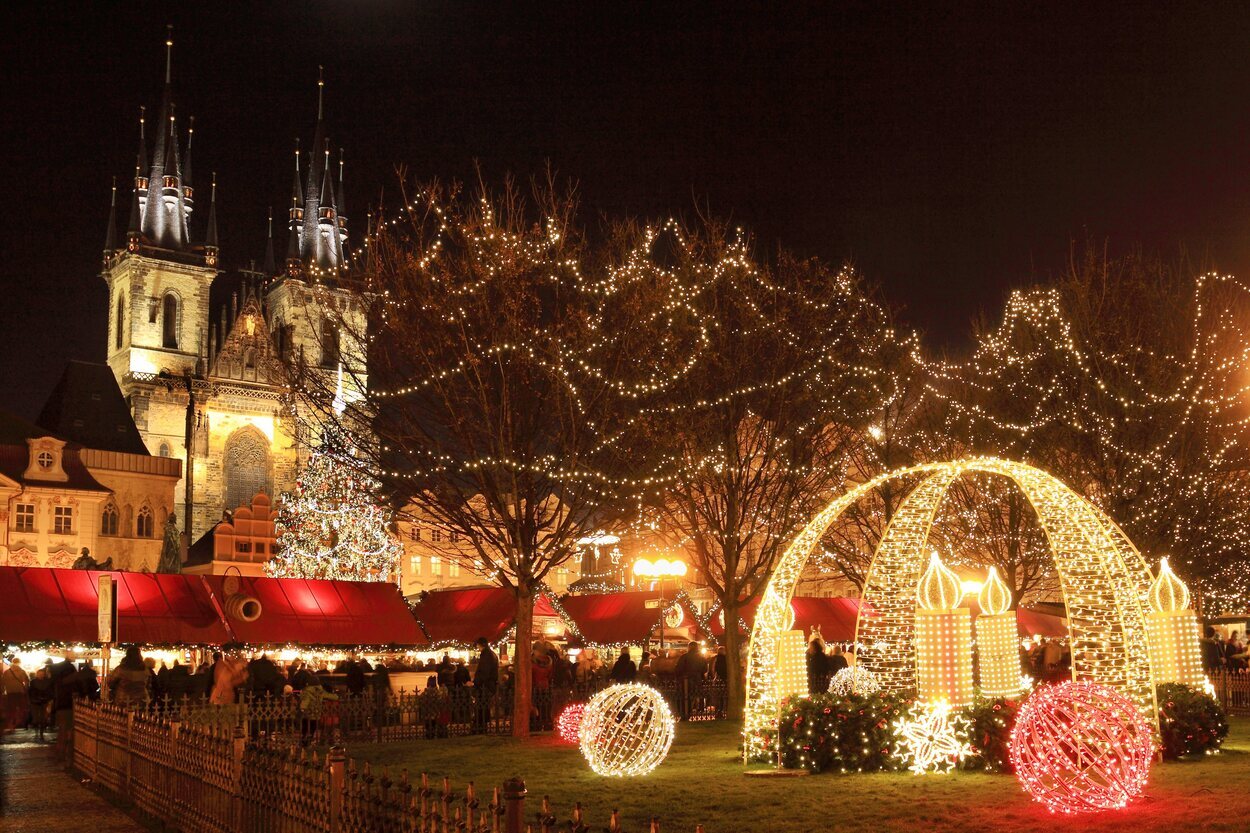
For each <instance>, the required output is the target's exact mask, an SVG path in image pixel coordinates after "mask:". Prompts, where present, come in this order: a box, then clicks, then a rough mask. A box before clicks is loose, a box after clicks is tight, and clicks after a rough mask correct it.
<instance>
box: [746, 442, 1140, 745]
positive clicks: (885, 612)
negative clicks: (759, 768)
mask: <svg viewBox="0 0 1250 833" xmlns="http://www.w3.org/2000/svg"><path fill="white" fill-rule="evenodd" d="M967 472H984V473H987V474H996V475H1000V476H1003V477H1007V478H1009V479H1011V480H1013V481H1015V483H1016V484H1017V485H1018V486H1019V487H1020V490H1021V491H1022V492H1023V494H1024V495H1025V496H1026V498H1027V499H1028V500H1029V502H1030V503H1031V504H1032V506H1033V508H1034V511H1035V512H1036V513H1037V517H1038V520H1039V522H1040V523H1041V526H1042V528H1043V530H1044V532H1045V533H1046V537H1047V540H1048V541H1049V542H1050V545H1051V549H1052V555H1053V557H1054V560H1055V567H1056V569H1057V571H1058V573H1059V578H1060V587H1061V588H1062V591H1063V594H1064V603H1065V605H1066V608H1067V614H1068V621H1069V622H1070V623H1071V640H1070V645H1071V651H1072V673H1073V676H1074V678H1076V679H1080V680H1092V681H1094V682H1099V683H1103V684H1105V685H1107V686H1110V687H1111V688H1113V689H1115V690H1117V691H1120V692H1122V693H1123V694H1125V695H1126V696H1128V697H1129V698H1130V699H1132V700H1133V702H1134V703H1136V704H1137V705H1138V706H1139V707H1140V708H1141V710H1142V713H1143V714H1145V715H1147V716H1148V718H1149V719H1150V720H1157V708H1156V704H1155V694H1154V682H1153V679H1152V676H1151V670H1150V659H1149V653H1148V650H1147V645H1146V617H1145V611H1144V609H1143V606H1144V604H1143V603H1144V601H1145V598H1146V596H1147V594H1148V593H1149V590H1150V579H1151V576H1150V570H1149V568H1148V567H1147V566H1146V564H1145V560H1144V559H1142V557H1141V554H1140V553H1139V552H1138V551H1137V549H1136V548H1135V547H1133V545H1132V543H1131V542H1129V540H1128V538H1127V537H1126V536H1125V535H1124V533H1123V532H1122V531H1120V529H1119V527H1117V526H1116V525H1115V524H1114V522H1112V521H1111V520H1110V519H1109V518H1107V516H1106V515H1105V514H1103V513H1102V512H1101V511H1099V510H1098V509H1097V507H1095V506H1094V505H1093V504H1091V503H1089V502H1088V501H1087V500H1085V499H1084V498H1083V497H1081V496H1080V495H1079V494H1077V493H1076V492H1074V491H1072V490H1071V489H1069V488H1068V487H1067V486H1065V485H1064V484H1063V483H1062V482H1060V481H1059V480H1058V479H1056V478H1055V477H1053V476H1051V475H1049V474H1047V473H1046V472H1044V471H1041V470H1040V469H1036V468H1033V467H1032V466H1029V465H1026V464H1023V463H1017V462H1013V461H1010V460H1002V459H998V458H992V457H981V458H970V459H965V460H957V461H953V462H949V463H925V464H922V465H918V466H912V467H909V468H905V469H897V470H895V471H892V472H888V473H886V474H882V475H880V476H878V477H876V478H873V479H872V480H870V481H868V482H866V483H863V484H861V485H859V486H857V487H856V488H854V489H852V490H851V491H849V492H847V493H846V494H844V495H842V496H841V497H839V498H837V499H836V500H834V501H833V502H832V503H830V504H829V505H828V506H827V507H826V508H825V509H824V510H823V511H821V512H820V513H819V514H817V515H816V517H814V518H813V519H812V520H811V522H810V523H809V524H808V525H807V526H806V527H805V528H804V529H803V530H802V531H800V532H799V534H798V535H797V536H795V538H794V540H793V541H792V542H791V544H790V546H789V547H788V548H787V549H786V552H785V554H784V555H783V556H782V558H781V559H780V561H779V563H778V565H777V568H776V570H775V571H774V572H773V577H772V580H771V581H770V582H769V585H768V587H767V588H766V589H765V591H764V595H763V597H762V598H761V600H760V603H759V605H758V607H757V609H756V614H755V623H754V626H753V628H752V633H751V642H750V649H749V653H748V659H747V707H746V725H745V727H744V730H743V733H744V741H745V743H744V750H745V756H746V758H748V759H754V758H758V757H765V756H767V755H768V753H769V752H770V750H769V749H767V748H765V745H764V743H765V741H764V738H765V733H766V732H767V730H769V729H771V728H772V727H775V726H776V722H777V717H778V705H779V700H778V697H777V694H776V688H775V685H774V681H775V673H776V667H777V659H778V649H779V646H780V641H781V637H782V634H783V632H784V631H783V625H784V624H785V616H786V613H787V611H788V609H789V601H790V597H791V596H792V595H793V593H794V589H795V586H796V585H797V583H798V581H799V578H800V577H801V574H802V571H803V568H804V567H805V566H806V564H807V562H808V559H809V558H810V556H811V554H812V553H813V552H814V551H815V549H816V547H817V546H818V545H819V543H820V539H821V538H822V537H823V536H824V534H825V532H826V530H828V529H829V527H830V526H831V525H832V524H833V522H834V521H836V520H837V518H838V517H839V516H840V515H841V514H842V513H843V512H844V511H845V510H846V509H847V508H848V507H850V506H851V505H852V504H854V503H855V502H856V501H858V500H860V499H862V498H863V497H865V496H867V495H868V494H869V493H870V492H872V491H873V490H874V489H876V488H877V487H879V486H881V485H882V484H884V483H886V482H889V481H893V480H897V479H900V478H903V477H914V476H916V475H923V476H924V479H923V480H922V481H921V482H920V484H919V485H918V486H916V487H915V489H913V491H912V492H911V494H909V495H908V496H907V497H906V499H904V501H903V502H902V503H901V504H900V505H899V508H898V510H897V511H896V512H895V514H894V516H893V518H892V520H891V522H890V524H889V525H888V526H887V527H886V529H885V532H884V534H883V535H882V537H881V541H880V543H879V545H878V547H877V551H876V554H875V555H874V557H873V562H872V565H871V567H870V569H869V571H868V577H867V580H866V582H865V585H864V595H863V599H862V600H861V604H860V613H859V620H858V624H857V629H856V640H855V641H856V642H857V643H858V644H859V645H861V646H862V647H861V649H860V657H859V662H861V663H863V666H864V668H866V669H867V670H869V671H872V672H873V673H874V674H875V675H876V676H877V678H878V680H879V681H880V682H881V684H882V687H883V688H884V689H885V690H887V691H906V690H910V689H914V688H916V648H915V629H916V610H915V608H916V601H917V590H918V589H919V583H920V568H921V565H922V561H921V559H922V558H923V555H922V553H924V552H925V551H926V550H927V547H926V544H927V542H928V537H929V527H930V525H931V524H932V522H933V516H934V513H935V512H936V510H937V508H938V506H939V505H940V504H941V502H942V500H943V499H944V498H945V495H946V491H947V489H948V488H949V486H950V484H951V483H952V482H953V481H954V479H955V478H956V477H959V476H960V475H962V474H964V473H967ZM1017 679H1018V678H1017Z"/></svg>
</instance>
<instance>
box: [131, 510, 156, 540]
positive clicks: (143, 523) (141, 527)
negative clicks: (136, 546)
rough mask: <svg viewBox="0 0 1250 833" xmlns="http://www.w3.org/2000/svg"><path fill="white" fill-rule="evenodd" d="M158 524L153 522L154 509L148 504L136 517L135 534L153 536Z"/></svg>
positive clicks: (140, 536)
mask: <svg viewBox="0 0 1250 833" xmlns="http://www.w3.org/2000/svg"><path fill="white" fill-rule="evenodd" d="M155 530H156V525H155V523H153V519H152V510H151V509H150V508H148V507H146V506H144V507H143V508H142V509H140V510H139V515H138V517H136V518H135V535H136V536H137V537H139V538H151V537H152V533H153V532H155Z"/></svg>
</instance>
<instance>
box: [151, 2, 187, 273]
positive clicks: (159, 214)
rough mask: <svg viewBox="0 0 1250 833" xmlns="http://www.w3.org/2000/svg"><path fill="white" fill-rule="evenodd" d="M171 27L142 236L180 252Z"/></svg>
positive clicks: (183, 209)
mask: <svg viewBox="0 0 1250 833" xmlns="http://www.w3.org/2000/svg"><path fill="white" fill-rule="evenodd" d="M173 46H174V37H173V27H172V26H170V27H168V28H167V31H166V36H165V89H164V91H163V93H162V95H161V110H160V116H159V118H158V120H157V124H158V129H159V131H160V134H159V135H158V137H157V138H156V141H155V144H154V145H153V150H152V168H151V171H152V172H151V175H150V176H149V177H148V183H147V193H146V195H145V199H144V201H143V218H142V222H141V226H140V231H141V233H142V236H143V237H144V238H145V239H146V241H147V242H148V243H149V244H151V245H154V246H158V247H160V248H165V249H173V250H177V251H181V250H182V249H184V248H185V247H186V245H187V242H188V240H187V238H188V222H187V221H188V219H189V215H190V213H191V205H190V202H189V197H190V188H189V187H188V188H186V189H185V190H184V187H183V186H184V181H183V172H182V167H181V164H180V161H179V152H178V129H177V118H176V115H175V106H174V100H173Z"/></svg>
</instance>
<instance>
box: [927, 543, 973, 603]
mask: <svg viewBox="0 0 1250 833" xmlns="http://www.w3.org/2000/svg"><path fill="white" fill-rule="evenodd" d="M963 597H964V590H963V586H962V584H961V583H960V581H959V576H957V575H955V571H954V570H952V569H951V568H949V567H947V566H946V565H945V564H943V563H942V559H941V558H940V557H939V556H938V554H937V551H936V550H934V551H933V552H931V553H929V569H927V570H925V571H924V575H923V576H922V577H921V579H920V587H919V589H918V590H917V591H916V601H917V602H919V604H920V607H921V609H922V610H950V609H951V608H953V607H955V606H956V605H957V604H959V600H960V599H962V598H963Z"/></svg>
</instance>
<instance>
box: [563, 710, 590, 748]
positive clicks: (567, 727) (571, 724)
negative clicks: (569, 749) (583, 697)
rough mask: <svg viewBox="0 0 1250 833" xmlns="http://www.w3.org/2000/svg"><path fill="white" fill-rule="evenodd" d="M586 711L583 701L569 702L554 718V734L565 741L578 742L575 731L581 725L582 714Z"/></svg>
mask: <svg viewBox="0 0 1250 833" xmlns="http://www.w3.org/2000/svg"><path fill="white" fill-rule="evenodd" d="M585 711H586V704H585V703H569V704H568V705H567V706H565V707H564V711H562V712H560V716H559V717H557V718H556V734H557V735H559V736H560V740H562V741H564V742H565V743H578V742H579V739H578V737H577V731H578V730H579V729H580V728H581V727H582V714H583V713H584V712H585Z"/></svg>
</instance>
